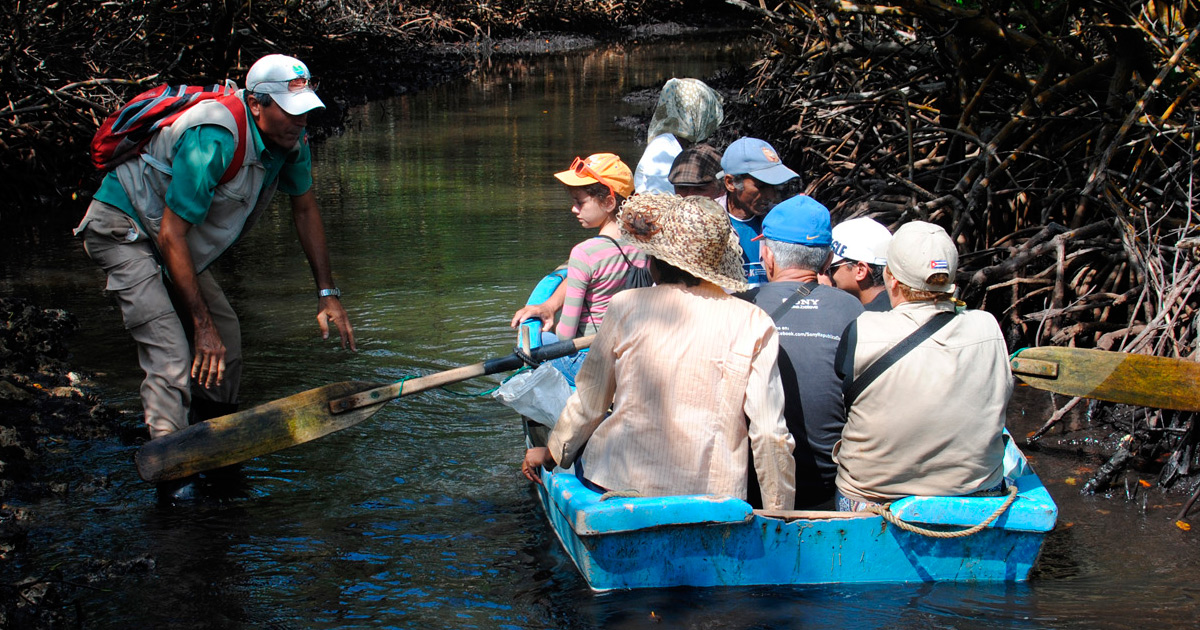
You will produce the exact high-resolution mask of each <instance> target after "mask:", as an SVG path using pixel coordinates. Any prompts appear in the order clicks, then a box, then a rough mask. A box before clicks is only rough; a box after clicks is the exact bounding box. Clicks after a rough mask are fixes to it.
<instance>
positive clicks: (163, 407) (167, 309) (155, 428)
mask: <svg viewBox="0 0 1200 630" xmlns="http://www.w3.org/2000/svg"><path fill="white" fill-rule="evenodd" d="M80 234H81V235H82V237H83V243H84V250H85V251H86V252H87V254H88V256H89V257H91V259H92V260H93V261H95V262H96V264H98V265H99V266H100V267H101V268H102V269H103V270H104V272H105V274H106V275H107V276H108V281H107V284H106V286H105V289H106V290H107V291H108V292H109V293H110V294H111V295H113V296H114V298H115V299H116V301H117V304H118V306H119V307H120V309H121V315H122V317H123V318H124V321H125V328H126V329H127V330H128V331H129V333H130V335H131V336H132V337H133V339H134V341H136V342H137V346H138V363H139V364H140V365H141V367H142V370H143V371H144V372H145V374H146V377H145V379H144V380H143V381H142V385H141V390H140V393H141V399H142V407H143V409H144V411H145V421H146V425H147V427H148V428H149V431H150V437H151V439H154V438H158V437H162V436H164V435H166V434H168V433H171V432H173V431H177V430H179V429H182V428H184V427H186V426H187V424H188V414H189V407H190V406H191V405H192V400H193V396H192V383H191V378H190V372H191V364H192V352H191V347H190V335H189V334H188V332H187V331H186V330H185V327H184V325H183V322H181V321H180V318H179V316H178V315H177V313H176V311H175V308H174V306H173V305H172V302H171V295H170V291H169V290H168V288H167V285H166V284H165V282H164V279H163V272H162V268H161V266H160V265H159V263H158V261H157V259H156V258H155V256H154V250H153V248H152V247H151V246H150V243H149V241H148V240H147V237H146V236H145V235H144V234H142V233H141V230H140V228H138V226H137V224H136V223H135V222H134V221H133V219H132V218H130V217H129V216H128V215H126V214H125V213H123V212H122V211H121V210H119V209H118V208H115V207H113V206H110V205H108V204H104V203H102V202H98V201H93V202H92V205H91V206H90V207H89V208H88V212H87V215H86V216H85V218H84V221H83V223H81V228H80ZM197 279H198V281H199V282H200V286H201V291H202V293H203V294H204V298H205V300H206V301H208V303H209V307H210V311H212V317H213V319H214V321H215V322H216V325H217V330H218V332H219V333H220V334H221V338H222V341H223V342H224V343H225V345H226V348H227V351H226V372H225V378H224V382H223V384H222V385H221V386H219V387H217V388H214V389H212V390H207V389H203V388H196V389H198V390H199V391H198V392H197V393H198V394H199V395H200V396H202V397H203V398H205V399H206V400H211V401H215V402H222V403H233V402H235V401H236V400H237V391H238V385H239V382H240V379H241V331H240V329H239V328H238V323H237V316H236V315H234V314H233V309H232V308H230V307H229V302H228V301H227V300H226V299H225V296H224V294H223V293H222V292H221V289H220V287H219V286H218V285H217V284H216V281H215V280H213V279H212V276H211V274H209V273H207V272H205V273H202V274H200V275H199V276H198V278H197ZM189 323H190V322H189ZM222 415H223V414H222ZM194 481H195V479H193V478H187V479H183V480H177V481H175V482H166V483H164V484H160V487H159V497H160V499H164V500H168V501H175V500H186V499H188V498H191V496H190V495H191V494H192V493H193V492H194V484H193V482H194Z"/></svg>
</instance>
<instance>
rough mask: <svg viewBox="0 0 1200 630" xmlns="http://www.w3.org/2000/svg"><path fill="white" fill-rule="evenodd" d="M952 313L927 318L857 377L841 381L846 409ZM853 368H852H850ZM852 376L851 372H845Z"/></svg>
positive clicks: (941, 324) (952, 314)
mask: <svg viewBox="0 0 1200 630" xmlns="http://www.w3.org/2000/svg"><path fill="white" fill-rule="evenodd" d="M954 315H955V314H954V313H948V312H941V313H938V314H937V315H934V316H933V317H930V318H929V321H927V322H925V323H924V324H922V325H921V327H920V328H918V329H916V330H914V331H913V333H912V334H911V335H909V336H907V337H905V338H904V339H902V340H901V341H900V343H898V344H896V345H894V346H892V349H891V350H888V351H887V352H885V353H884V354H883V356H881V357H879V359H877V360H876V361H875V362H874V363H872V364H871V365H870V367H868V368H867V369H866V371H864V372H863V373H862V376H859V377H858V378H857V379H853V380H846V381H843V386H842V399H843V401H844V404H845V407H846V409H850V405H853V404H854V401H855V400H858V395H859V394H861V393H862V391H863V390H864V389H866V388H867V385H870V384H871V383H872V382H874V381H875V379H877V378H879V375H880V374H883V373H884V371H886V370H887V369H888V368H890V367H892V366H893V365H895V363H896V362H897V361H899V360H900V359H901V358H902V357H903V356H904V355H906V354H908V353H909V351H911V350H912V349H913V348H916V347H917V346H919V345H921V342H923V341H925V340H926V339H928V338H930V337H931V336H933V333H935V332H937V331H939V330H941V329H942V327H943V326H945V325H946V324H948V323H950V320H952V319H954ZM851 369H853V368H851ZM847 376H852V374H847Z"/></svg>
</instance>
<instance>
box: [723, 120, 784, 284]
mask: <svg viewBox="0 0 1200 630" xmlns="http://www.w3.org/2000/svg"><path fill="white" fill-rule="evenodd" d="M721 168H722V169H724V172H725V177H724V183H725V192H726V197H725V200H726V201H725V209H726V210H728V211H729V222H730V223H731V224H732V225H733V231H734V232H736V233H737V236H738V241H739V242H740V243H741V245H742V267H743V268H744V270H745V272H746V279H747V280H748V281H749V282H750V284H751V285H759V284H762V283H764V282H766V281H767V273H766V271H764V270H763V266H762V262H761V261H760V260H759V258H758V244H757V243H754V242H753V240H754V239H755V238H757V237H758V235H759V234H762V222H763V217H765V216H767V213H768V212H770V211H771V208H773V207H775V204H777V203H779V190H778V186H781V185H783V184H786V183H787V182H789V181H791V180H793V179H795V178H797V177H799V175H797V174H796V172H795V171H793V170H792V169H790V168H788V167H786V166H784V165H783V162H781V161H780V160H779V154H778V153H776V152H775V148H774V147H772V146H771V145H770V144H767V143H766V142H765V141H763V140H759V139H758V138H738V139H737V140H734V141H733V143H732V144H730V145H729V146H728V147H727V148H726V149H725V153H724V154H723V155H722V156H721Z"/></svg>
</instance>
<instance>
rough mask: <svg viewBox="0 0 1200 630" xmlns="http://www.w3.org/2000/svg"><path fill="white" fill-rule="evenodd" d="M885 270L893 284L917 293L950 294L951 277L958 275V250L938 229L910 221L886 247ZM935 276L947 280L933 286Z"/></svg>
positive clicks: (920, 222) (922, 222) (952, 284)
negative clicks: (890, 273)
mask: <svg viewBox="0 0 1200 630" xmlns="http://www.w3.org/2000/svg"><path fill="white" fill-rule="evenodd" d="M887 267H888V270H890V271H891V272H892V275H893V276H895V277H896V279H897V280H899V281H900V282H903V283H904V284H906V285H908V286H910V287H912V288H914V289H919V290H921V291H932V292H934V293H954V274H955V273H956V272H957V271H958V249H957V248H955V247H954V241H952V240H950V235H949V234H947V233H946V230H944V229H942V227H941V226H940V225H934V224H932V223H926V222H924V221H913V222H911V223H905V224H904V225H902V226H900V229H898V230H896V234H895V235H894V236H892V243H891V244H890V245H888V264H887ZM937 274H946V275H947V277H948V278H947V280H946V281H945V282H942V283H937V284H935V283H933V282H931V281H930V280H932V279H933V277H934V276H936V275H937Z"/></svg>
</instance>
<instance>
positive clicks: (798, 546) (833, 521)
mask: <svg viewBox="0 0 1200 630" xmlns="http://www.w3.org/2000/svg"><path fill="white" fill-rule="evenodd" d="M1006 464H1009V465H1010V466H1009V472H1011V473H1015V475H1013V478H1015V480H1016V483H1017V486H1018V488H1019V490H1020V493H1019V494H1018V497H1017V500H1016V501H1015V502H1014V503H1013V505H1012V506H1011V507H1010V508H1009V509H1008V510H1007V511H1006V512H1005V513H1004V514H1003V515H1001V516H1000V517H999V518H997V519H996V520H995V521H994V522H993V523H992V524H991V525H990V526H989V527H987V528H984V529H983V530H982V531H980V532H978V533H976V534H973V535H970V536H966V537H959V538H933V537H929V536H926V535H922V534H919V533H914V532H910V531H905V530H903V529H901V528H899V527H897V526H895V525H893V524H891V523H888V522H887V521H885V520H883V519H882V518H881V517H880V516H878V515H875V514H872V513H868V512H854V513H839V512H819V511H805V512H777V513H772V512H767V511H762V510H753V509H751V507H750V505H749V504H748V503H746V502H745V501H742V500H740V499H736V498H732V497H717V496H687V497H655V498H624V497H617V498H612V499H609V500H601V495H600V494H598V493H596V492H593V491H591V490H589V489H588V488H586V487H585V486H583V484H582V483H581V482H580V481H579V480H578V479H577V478H576V477H575V476H574V475H573V474H571V473H570V472H566V471H561V470H559V471H543V482H544V485H542V486H539V487H538V494H539V497H540V498H541V503H542V507H543V509H544V511H545V513H546V516H547V519H548V520H549V523H550V526H551V527H552V528H553V529H554V532H555V534H556V535H557V536H558V539H559V541H560V542H561V543H562V546H563V548H564V549H565V550H566V552H567V554H568V555H570V556H571V559H572V560H573V561H574V562H575V566H576V567H578V568H579V571H580V573H581V574H582V575H583V577H584V578H585V579H586V580H587V582H588V585H589V586H590V587H591V588H593V589H595V590H611V589H632V588H659V587H670V586H748V585H786V584H796V585H801V584H829V583H879V582H941V581H949V582H1000V581H1008V582H1016V581H1023V580H1026V579H1028V577H1029V573H1030V571H1031V570H1032V568H1033V566H1034V563H1035V562H1036V561H1037V558H1038V554H1039V553H1040V551H1041V547H1042V542H1043V540H1044V538H1045V535H1046V533H1047V532H1048V531H1050V530H1051V529H1052V528H1053V526H1054V522H1055V520H1056V518H1057V508H1056V506H1055V505H1054V502H1053V500H1051V498H1050V496H1049V494H1048V493H1047V492H1046V490H1045V488H1044V487H1043V486H1042V484H1041V482H1040V480H1039V479H1038V478H1037V476H1036V475H1034V474H1033V472H1032V470H1030V469H1029V468H1028V466H1027V464H1026V462H1025V459H1024V456H1023V455H1021V453H1020V451H1019V450H1017V449H1016V446H1015V445H1013V444H1012V443H1011V440H1010V441H1009V451H1008V452H1007V453H1006ZM1003 501H1004V498H1003V497H988V498H963V497H910V498H908V499H902V500H901V501H897V502H896V503H894V504H893V505H892V508H893V511H894V512H895V513H896V514H897V515H899V516H901V518H903V519H904V520H905V521H906V522H911V523H913V524H917V525H920V526H922V527H926V528H930V529H941V530H961V529H965V528H966V527H969V526H971V525H973V524H975V523H978V522H981V521H983V520H984V519H985V518H987V516H988V515H990V514H991V513H992V512H993V511H995V510H996V509H997V508H998V507H1000V506H1001V504H1002V503H1003Z"/></svg>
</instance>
